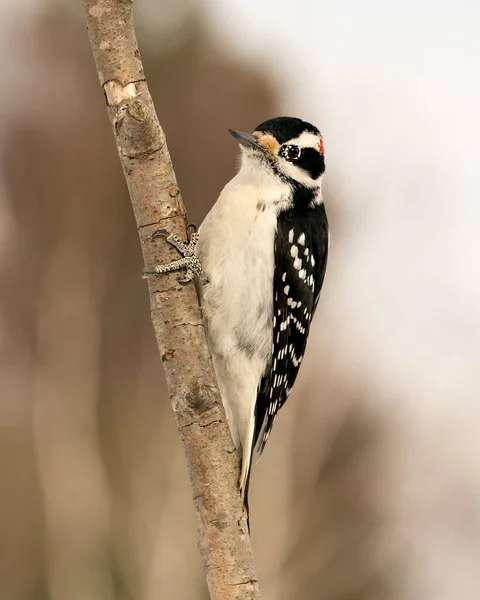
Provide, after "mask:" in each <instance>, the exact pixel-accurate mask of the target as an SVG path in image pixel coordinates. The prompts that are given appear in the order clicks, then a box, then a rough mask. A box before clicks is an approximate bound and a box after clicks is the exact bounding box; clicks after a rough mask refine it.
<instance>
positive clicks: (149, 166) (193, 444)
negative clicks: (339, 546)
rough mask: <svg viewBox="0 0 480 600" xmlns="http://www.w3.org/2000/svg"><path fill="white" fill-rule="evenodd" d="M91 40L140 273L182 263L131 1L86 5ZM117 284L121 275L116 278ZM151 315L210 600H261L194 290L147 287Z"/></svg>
mask: <svg viewBox="0 0 480 600" xmlns="http://www.w3.org/2000/svg"><path fill="white" fill-rule="evenodd" d="M84 7H85V14H86V19H87V27H88V32H89V37H90V42H91V46H92V50H93V55H94V57H95V62H96V65H97V70H98V75H99V78H100V84H101V86H102V88H103V90H104V93H105V98H106V102H107V108H108V114H109V116H110V121H111V123H112V127H113V132H114V136H115V141H116V144H117V149H118V154H119V157H120V161H121V163H122V167H123V171H124V174H125V179H126V181H127V185H128V189H129V192H130V198H131V201H132V206H133V210H134V213H135V218H136V222H137V228H138V233H139V237H140V243H141V246H142V251H143V256H144V260H145V265H146V266H147V268H151V267H153V266H154V265H157V264H161V263H166V262H170V261H171V260H175V259H177V258H178V255H177V254H176V253H175V251H174V250H173V249H172V248H171V247H169V246H168V245H167V244H166V243H165V241H164V240H162V239H160V240H158V241H155V242H151V241H150V235H151V233H152V232H153V231H154V230H155V229H158V228H159V227H161V228H164V229H168V230H169V231H171V232H172V233H175V234H177V235H178V236H179V237H181V238H183V239H184V238H185V236H186V215H185V209H184V206H183V202H182V199H181V196H180V192H179V189H178V185H177V181H176V178H175V173H174V170H173V167H172V163H171V159H170V155H169V152H168V149H167V145H166V141H165V135H164V133H163V130H162V128H161V126H160V123H159V121H158V118H157V115H156V113H155V109H154V106H153V103H152V98H151V96H150V93H149V91H148V86H147V82H146V79H145V75H144V72H143V66H142V62H141V58H140V53H139V51H138V46H137V40H136V36H135V31H134V25H133V0H84ZM119 276H121V274H120V275H119ZM148 285H149V291H150V301H151V316H152V322H153V327H154V329H155V334H156V338H157V343H158V348H159V351H160V357H161V360H162V364H163V367H164V370H165V375H166V379H167V384H168V389H169V393H170V398H171V401H172V407H173V411H174V413H175V418H176V421H177V426H178V430H179V432H180V435H181V439H182V442H183V447H184V450H185V454H186V457H187V464H188V470H189V474H190V481H191V486H192V491H193V498H194V502H195V509H196V515H197V524H198V545H199V550H200V554H201V556H202V559H203V561H204V565H205V573H206V578H207V583H208V588H209V590H210V597H211V599H212V600H230V599H231V600H246V599H257V598H260V593H259V588H258V582H257V577H256V573H255V567H254V563H253V558H252V552H251V546H250V537H249V534H248V530H247V525H246V521H245V516H244V514H243V510H242V504H241V500H240V494H239V491H238V473H239V459H238V456H237V452H236V451H235V447H234V445H233V442H232V439H231V436H230V432H229V429H228V425H227V422H226V419H225V414H224V411H223V406H222V401H221V398H220V394H219V392H218V388H217V383H216V380H215V374H214V370H213V366H212V362H211V358H210V355H209V352H208V348H207V342H206V338H205V332H204V329H203V325H202V320H201V314H200V309H199V304H198V299H197V295H196V292H195V287H194V285H193V284H189V285H187V286H181V285H180V284H179V283H178V282H177V275H176V274H174V273H173V274H167V275H161V276H153V277H151V278H150V279H149V282H148Z"/></svg>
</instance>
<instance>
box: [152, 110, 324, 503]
mask: <svg viewBox="0 0 480 600" xmlns="http://www.w3.org/2000/svg"><path fill="white" fill-rule="evenodd" d="M230 133H231V134H232V136H233V137H234V138H235V139H236V140H237V142H238V143H239V145H240V148H241V163H240V169H239V171H238V173H237V175H236V176H235V177H234V178H233V179H232V180H231V181H230V182H229V183H227V185H226V186H225V187H224V189H223V190H222V192H221V194H220V196H219V198H218V200H217V202H216V203H215V205H214V206H213V207H212V209H211V211H210V212H209V213H208V215H207V217H206V218H205V220H204V222H203V223H202V225H201V226H200V228H199V231H198V233H196V234H194V236H193V237H192V240H191V242H190V243H189V244H183V243H182V242H180V241H179V240H178V238H175V236H171V235H168V232H165V231H161V232H160V234H163V235H166V236H168V237H167V240H168V241H170V242H171V243H173V244H174V245H175V246H176V247H177V248H178V250H179V251H180V252H181V253H182V255H183V258H182V259H181V260H179V261H176V262H175V263H171V264H169V265H163V266H159V267H156V268H155V270H154V271H147V274H150V273H163V272H166V271H171V270H174V269H177V268H182V267H187V269H188V276H187V280H188V279H189V278H190V277H191V275H192V273H196V274H197V275H200V276H201V281H202V285H201V304H202V311H203V318H204V322H205V327H206V332H207V339H208V344H209V348H210V351H211V354H212V358H213V364H214V368H215V372H216V376H217V380H218V385H219V388H220V393H221V396H222V400H223V404H224V407H225V413H226V417H227V419H228V423H229V426H230V431H231V434H232V438H233V441H234V443H235V445H236V447H237V448H238V450H239V452H240V453H241V456H242V471H241V476H240V488H241V491H242V497H243V501H244V505H245V507H246V508H247V509H248V487H249V480H250V472H251V467H252V460H253V455H254V450H255V449H256V450H257V452H258V455H260V454H261V453H262V451H263V449H264V447H265V444H266V442H267V440H268V437H269V435H270V432H271V430H272V426H273V423H274V420H275V416H276V414H277V413H278V411H279V410H280V408H281V407H282V406H283V405H284V404H285V401H286V400H287V398H288V395H289V394H290V391H291V389H292V386H293V384H294V382H295V379H296V377H297V373H298V369H299V367H300V364H301V362H302V360H303V356H304V353H305V346H306V343H307V337H308V333H309V329H310V324H311V321H312V318H313V315H314V313H315V309H316V307H317V303H318V299H319V296H320V291H321V289H322V284H323V279H324V276H325V269H326V264H327V255H328V244H329V231H328V221H327V215H326V212H325V207H324V204H323V198H322V178H323V174H324V172H325V159H324V147H323V139H322V136H321V134H320V131H319V130H318V129H317V128H316V127H314V126H313V125H311V124H310V123H307V122H305V121H302V120H301V119H296V118H291V117H277V118H275V119H270V120H268V121H265V122H263V123H261V124H260V125H259V126H258V127H257V128H256V129H255V131H254V132H253V134H250V133H243V132H240V131H233V130H230Z"/></svg>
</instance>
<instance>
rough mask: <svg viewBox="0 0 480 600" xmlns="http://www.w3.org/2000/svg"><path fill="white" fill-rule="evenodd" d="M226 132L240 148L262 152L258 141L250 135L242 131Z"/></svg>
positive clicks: (232, 130)
mask: <svg viewBox="0 0 480 600" xmlns="http://www.w3.org/2000/svg"><path fill="white" fill-rule="evenodd" d="M228 131H229V132H230V133H231V134H232V136H233V137H234V138H235V139H236V140H237V142H238V143H239V144H240V145H241V146H244V147H245V148H256V149H257V150H262V152H263V151H264V150H265V149H264V148H263V147H262V146H260V144H259V143H258V139H257V138H256V137H255V136H254V135H252V134H251V133H245V132H244V131H235V129H229V130H228Z"/></svg>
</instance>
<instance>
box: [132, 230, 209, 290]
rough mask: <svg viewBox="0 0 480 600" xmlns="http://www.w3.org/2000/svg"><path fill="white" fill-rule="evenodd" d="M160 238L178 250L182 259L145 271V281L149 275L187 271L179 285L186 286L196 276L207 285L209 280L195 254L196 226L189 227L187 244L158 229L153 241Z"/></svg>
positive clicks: (154, 233)
mask: <svg viewBox="0 0 480 600" xmlns="http://www.w3.org/2000/svg"><path fill="white" fill-rule="evenodd" d="M158 237H163V238H165V239H166V241H167V242H168V243H169V244H171V245H172V246H173V247H174V248H176V249H177V250H178V252H179V254H181V256H182V258H180V259H179V260H175V261H173V262H171V263H167V264H166V265H157V266H156V267H154V268H153V270H145V271H143V274H142V277H143V279H147V277H148V276H149V275H160V274H162V273H169V272H171V271H179V270H180V269H186V270H187V271H186V273H185V277H182V278H181V279H179V280H178V282H179V283H182V284H185V283H188V282H189V281H192V279H194V277H195V275H196V276H197V277H199V279H200V281H201V282H202V283H207V282H208V278H207V276H206V273H205V271H204V270H203V268H202V265H201V263H200V261H199V260H198V257H197V255H196V253H195V247H196V245H197V242H198V229H197V227H196V226H195V225H189V226H188V227H187V242H182V240H180V239H179V238H178V237H177V236H176V235H174V234H173V233H170V232H169V231H167V230H166V229H157V230H156V231H154V232H153V233H152V235H151V239H152V241H153V240H154V239H156V238H158Z"/></svg>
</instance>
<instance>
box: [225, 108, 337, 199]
mask: <svg viewBox="0 0 480 600" xmlns="http://www.w3.org/2000/svg"><path fill="white" fill-rule="evenodd" d="M230 133H231V134H232V136H233V137H234V138H235V139H236V140H237V142H238V143H239V145H240V147H241V149H242V159H243V163H244V164H245V163H247V164H250V165H251V166H255V167H260V168H263V169H268V170H271V171H272V172H273V174H274V175H276V176H277V177H279V178H280V179H282V180H284V181H285V182H287V183H290V184H293V185H300V186H303V187H307V188H316V187H319V186H320V184H321V179H322V176H323V174H324V172H325V158H324V148H323V138H322V135H321V133H320V131H319V130H318V129H317V128H316V127H315V126H314V125H311V124H310V123H307V122H306V121H302V120H301V119H297V118H293V117H276V118H275V119H269V120H268V121H264V122H263V123H260V125H258V127H256V128H255V131H254V132H253V133H245V132H243V131H235V130H233V129H230Z"/></svg>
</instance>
